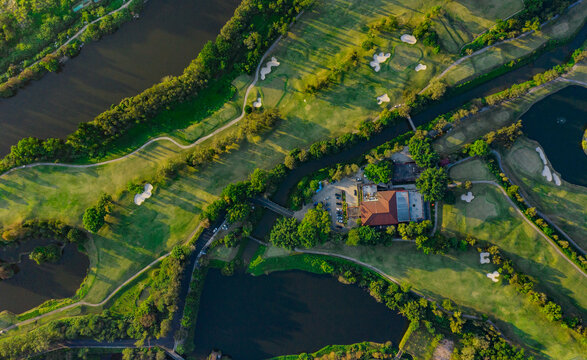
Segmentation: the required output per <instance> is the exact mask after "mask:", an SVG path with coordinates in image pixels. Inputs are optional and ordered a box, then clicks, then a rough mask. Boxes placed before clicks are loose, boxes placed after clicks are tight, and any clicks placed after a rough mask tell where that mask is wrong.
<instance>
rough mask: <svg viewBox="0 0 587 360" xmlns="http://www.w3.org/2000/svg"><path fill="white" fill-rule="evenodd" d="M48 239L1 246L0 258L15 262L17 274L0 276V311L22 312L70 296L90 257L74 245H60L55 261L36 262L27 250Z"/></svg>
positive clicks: (45, 242) (73, 292) (81, 277)
mask: <svg viewBox="0 0 587 360" xmlns="http://www.w3.org/2000/svg"><path fill="white" fill-rule="evenodd" d="M50 243H51V241H47V240H40V239H37V240H30V241H26V242H23V243H22V244H21V245H19V246H10V247H0V260H2V261H4V262H10V263H15V262H18V259H19V254H21V253H22V255H21V256H20V259H21V261H20V262H19V263H17V264H16V274H15V275H14V276H13V277H12V278H10V279H8V280H0V311H4V310H8V311H11V312H13V313H16V314H18V313H21V312H24V311H27V310H29V309H32V308H34V307H35V306H38V305H40V304H42V303H43V302H45V301H47V300H50V299H62V298H66V297H70V296H73V295H74V294H75V292H76V291H77V289H78V288H79V286H80V284H81V282H82V281H83V279H84V277H85V276H86V273H87V270H88V267H89V264H90V262H89V259H88V257H87V256H86V255H84V254H83V253H81V252H79V251H78V250H77V245H75V244H68V245H66V246H65V247H64V248H63V253H62V256H61V259H60V260H59V261H58V262H56V263H53V264H52V263H44V264H41V265H37V264H36V263H35V262H34V261H32V260H30V259H29V258H28V253H29V252H31V251H32V250H33V249H34V248H35V247H37V246H45V245H48V244H50Z"/></svg>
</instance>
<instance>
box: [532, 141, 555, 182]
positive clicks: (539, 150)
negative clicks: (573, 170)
mask: <svg viewBox="0 0 587 360" xmlns="http://www.w3.org/2000/svg"><path fill="white" fill-rule="evenodd" d="M536 152H537V153H538V155H540V159H542V163H543V164H544V169H542V176H544V177H545V178H546V180H547V181H552V180H553V179H554V183H555V185H556V186H561V178H560V177H559V176H558V175H557V174H555V173H554V172H553V171H552V170H550V168H549V167H548V164H547V163H548V162H547V161H546V155H544V151H543V150H542V148H541V147H537V148H536Z"/></svg>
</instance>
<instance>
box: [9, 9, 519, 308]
mask: <svg viewBox="0 0 587 360" xmlns="http://www.w3.org/2000/svg"><path fill="white" fill-rule="evenodd" d="M469 3H471V4H473V3H474V4H477V5H476V6H460V5H454V6H456V8H457V9H459V10H452V11H455V12H456V11H461V12H462V13H459V16H460V18H465V17H467V18H472V19H476V21H472V22H469V21H468V22H466V23H463V24H461V25H459V26H461V27H462V26H465V28H467V26H471V28H467V29H468V30H467V31H468V32H471V33H476V32H477V31H479V29H480V27H479V24H487V26H489V25H490V24H491V23H492V22H493V21H494V20H495V18H485V14H484V11H483V6H479V3H481V2H474V1H473V2H471V1H469ZM506 3H507V4H509V3H508V2H505V1H504V2H500V4H506ZM436 4H440V2H430V3H428V2H426V3H422V2H421V1H410V2H408V3H402V4H401V5H400V4H398V3H393V2H392V3H390V2H385V1H382V0H379V1H374V2H364V1H358V0H354V1H342V0H323V1H319V2H318V4H317V6H316V7H314V8H313V9H312V10H311V11H309V12H308V13H307V14H305V15H304V16H302V17H301V18H300V19H299V21H298V22H297V23H296V24H295V25H294V26H293V27H292V29H291V31H290V33H289V34H288V37H287V38H286V40H285V41H283V42H282V43H280V45H279V46H278V47H277V49H276V50H275V52H274V53H273V54H272V55H274V56H276V57H277V59H278V60H279V61H280V62H281V65H280V66H279V67H277V68H274V71H273V72H272V73H271V74H269V75H268V76H267V79H266V80H263V81H261V82H260V83H259V86H258V89H259V91H260V93H262V94H263V96H262V97H263V101H264V102H265V106H266V107H272V106H274V105H275V104H277V103H278V102H279V104H280V105H279V109H280V111H281V113H282V114H283V116H284V118H285V119H284V121H282V122H281V123H280V124H279V125H278V127H277V128H276V130H275V131H273V132H272V133H271V134H269V135H267V136H265V137H262V138H257V139H253V140H254V142H253V143H248V144H245V145H242V146H241V147H240V148H239V149H238V151H234V152H233V153H232V154H229V155H226V156H223V157H222V158H220V159H218V161H216V162H215V163H214V164H212V165H210V166H208V167H206V168H205V169H203V170H201V171H194V170H185V171H184V172H182V173H181V174H180V176H179V178H178V179H177V180H175V181H172V182H170V183H169V184H167V185H166V186H160V187H157V188H155V189H154V194H153V197H151V198H150V199H148V200H147V201H146V202H145V203H144V204H143V205H141V206H140V207H138V206H136V205H134V204H133V202H132V197H131V196H129V195H128V194H126V195H122V196H121V195H120V193H121V191H122V190H123V189H124V188H125V187H126V183H127V182H128V181H130V180H144V179H146V178H148V177H149V176H150V175H151V174H152V173H153V172H154V171H155V169H156V168H157V167H158V166H160V165H161V164H163V163H164V162H165V161H166V160H168V159H170V158H174V157H179V156H181V155H182V152H180V151H178V150H177V148H176V147H175V146H174V145H172V144H171V143H169V142H158V143H155V144H152V145H150V146H149V147H147V148H146V149H144V150H143V151H141V152H139V153H137V154H136V155H133V156H131V157H130V158H128V159H125V160H122V161H119V162H115V163H111V164H107V165H103V166H100V167H93V168H83V169H79V168H78V169H71V168H61V167H36V168H29V169H22V170H18V171H16V172H13V173H11V174H10V175H7V176H5V177H4V178H2V180H1V181H0V199H1V200H2V206H0V226H8V225H10V224H12V223H14V222H17V221H20V220H24V219H29V218H59V219H62V220H64V221H66V222H67V223H71V224H78V225H79V224H80V223H81V216H82V213H83V211H84V209H85V208H87V207H88V206H90V205H93V204H94V203H95V201H96V200H97V198H98V197H99V195H100V193H102V192H106V193H109V194H112V195H113V196H114V198H115V202H116V206H115V211H114V213H113V214H112V215H111V216H109V217H108V218H107V219H106V220H107V225H106V226H105V227H104V228H103V229H102V230H101V231H100V232H99V233H98V235H97V236H95V244H96V252H95V253H94V254H92V256H91V269H90V278H91V279H92V282H91V287H90V289H89V291H88V293H87V296H86V297H85V299H84V300H85V301H89V302H99V301H101V300H102V299H104V298H105V297H106V296H107V295H108V294H109V293H110V292H111V291H112V290H113V289H114V288H116V287H117V286H118V285H119V284H120V283H122V282H123V281H124V280H126V279H127V278H128V277H129V276H130V275H132V274H134V273H135V272H136V271H138V270H139V269H141V268H143V267H144V266H145V265H146V264H148V263H150V262H151V261H152V260H153V259H155V258H156V257H157V256H159V255H161V254H163V253H165V252H166V251H168V250H169V249H170V248H171V247H172V246H173V245H175V244H177V243H179V242H182V241H184V240H186V239H187V237H188V236H189V234H190V233H191V231H192V230H193V229H194V228H195V227H196V226H197V225H198V224H197V220H196V219H197V215H198V214H199V213H200V212H201V209H202V208H203V207H205V206H206V205H207V204H208V203H209V202H210V201H212V200H213V199H215V197H216V196H218V194H219V193H220V192H221V190H222V188H224V187H225V186H226V185H227V184H228V183H229V182H233V181H237V180H241V179H244V178H246V177H247V176H248V174H250V173H251V172H252V171H253V169H255V168H257V167H259V168H265V169H268V168H271V167H273V166H274V165H275V164H277V163H278V162H281V161H282V160H283V157H284V156H285V154H286V153H287V152H288V151H289V150H290V149H292V148H295V147H303V146H307V145H308V144H310V143H312V142H314V141H316V140H319V139H323V138H327V137H332V136H337V135H340V134H342V133H345V132H348V131H350V130H351V129H354V128H356V126H357V124H358V123H359V121H361V120H363V119H366V118H368V117H369V116H372V115H374V114H376V113H377V112H378V111H379V110H380V109H381V107H380V106H379V105H377V103H376V101H375V96H378V95H381V94H382V93H385V92H387V93H388V94H389V96H390V98H392V102H394V101H397V99H399V96H400V94H401V93H402V92H403V90H409V89H415V90H417V89H420V88H422V87H423V86H425V85H426V84H427V82H428V81H429V80H430V79H431V78H432V77H433V76H434V75H435V74H437V73H439V72H440V71H442V69H443V68H444V67H446V66H447V64H448V63H450V62H452V61H453V60H454V59H455V58H456V55H449V54H443V53H441V54H436V55H435V54H432V52H431V51H430V49H428V48H425V47H424V46H423V45H422V44H420V43H418V44H416V45H414V46H408V45H405V44H403V43H400V42H399V41H398V39H399V36H400V35H401V34H402V33H404V32H405V31H406V30H405V29H402V30H398V31H395V32H393V33H390V34H383V35H381V36H378V37H376V38H375V39H374V42H375V44H376V48H377V49H378V51H379V50H381V51H386V52H392V57H391V59H389V60H388V61H387V62H386V63H385V64H383V66H382V69H381V71H380V72H379V73H375V72H374V71H373V70H372V69H371V67H369V61H370V60H371V59H372V53H373V51H370V52H368V53H364V54H362V56H361V57H360V58H359V63H358V65H357V67H356V68H354V69H353V70H351V71H350V72H349V73H348V74H345V75H343V76H342V79H341V83H340V84H333V85H332V86H331V87H330V88H329V89H328V90H325V91H322V92H319V93H318V94H316V95H308V94H306V93H304V92H301V89H303V88H304V86H305V83H306V82H307V81H310V80H311V76H313V75H314V74H315V73H316V72H317V71H319V70H320V69H322V70H324V69H327V68H329V66H331V65H333V64H334V62H335V61H336V59H337V58H340V57H341V56H343V55H345V54H347V53H348V52H349V51H351V50H352V49H356V48H357V47H359V48H360V45H361V43H362V41H363V40H365V39H366V38H367V32H368V29H367V26H366V25H368V24H370V23H371V22H373V21H375V20H377V19H379V18H381V17H382V16H387V15H390V14H394V15H395V16H396V17H398V18H401V19H404V20H405V21H406V22H407V23H409V24H414V23H416V22H418V21H420V20H421V19H422V18H423V14H424V13H425V12H426V11H427V9H428V8H429V7H431V6H433V5H436ZM469 5H470V4H469ZM492 6H495V4H494V5H492ZM497 8H499V6H498V7H497ZM506 8H507V11H505V10H504V11H503V12H499V11H498V12H493V13H490V15H491V14H494V15H492V16H496V17H505V16H507V15H509V11H510V10H511V5H508V6H507V7H506ZM481 18H484V19H485V20H484V21H481ZM460 31H462V29H461V30H460ZM418 62H421V63H424V64H426V65H427V66H428V69H427V70H426V71H421V72H415V71H414V70H413V67H414V66H415V64H416V63H418ZM286 81H287V84H286ZM245 83H246V79H244V78H239V79H238V81H236V82H235V84H234V85H235V87H236V88H237V89H238V90H239V91H238V94H237V95H236V96H237V97H236V98H235V100H233V101H234V102H233V104H232V105H231V104H228V105H225V106H223V107H219V108H218V110H217V111H216V112H215V113H214V114H212V116H211V117H208V118H205V119H200V118H198V116H197V115H194V118H193V121H197V123H196V124H193V125H191V126H190V127H187V128H186V129H185V130H183V131H179V130H178V131H176V132H173V133H172V135H174V136H176V137H177V138H179V140H180V141H192V140H193V139H195V138H197V137H200V136H201V135H203V134H205V133H207V132H209V131H211V130H212V129H215V128H218V127H219V126H221V125H222V124H224V123H226V122H227V121H229V118H230V117H231V115H232V113H233V112H234V107H235V106H236V105H238V106H239V107H240V105H239V104H238V101H240V100H238V99H242V96H243V95H242V90H243V89H244V87H245V86H244V85H246V84H245ZM304 100H305V101H304ZM195 104H197V101H196V102H195ZM190 106H192V108H190ZM194 106H195V105H190V104H187V105H185V106H184V107H179V108H178V109H176V110H171V111H170V112H168V113H164V114H163V115H161V116H170V117H176V118H177V119H179V118H181V117H183V116H187V114H192V113H194V114H198V113H197V112H196V111H194V110H193V108H194ZM204 116H205V115H204ZM178 121H179V120H178ZM190 121H192V120H190ZM211 141H213V140H208V141H207V143H209V142H211ZM205 143H206V142H205ZM122 151H124V150H121V152H122Z"/></svg>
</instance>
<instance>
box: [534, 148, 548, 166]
mask: <svg viewBox="0 0 587 360" xmlns="http://www.w3.org/2000/svg"><path fill="white" fill-rule="evenodd" d="M536 152H537V153H538V155H540V158H541V159H542V163H543V164H544V165H546V155H544V151H543V150H542V148H541V147H537V148H536Z"/></svg>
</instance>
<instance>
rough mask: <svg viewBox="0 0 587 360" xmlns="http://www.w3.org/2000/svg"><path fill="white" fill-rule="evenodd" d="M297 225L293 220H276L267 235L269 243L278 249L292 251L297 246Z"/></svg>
mask: <svg viewBox="0 0 587 360" xmlns="http://www.w3.org/2000/svg"><path fill="white" fill-rule="evenodd" d="M297 230H298V223H297V221H296V219H295V218H280V219H277V221H276V222H275V225H274V226H273V228H272V229H271V233H270V234H269V241H270V242H271V243H272V244H273V245H275V246H279V247H283V248H286V249H289V250H293V249H294V248H295V247H296V246H298V245H299V238H298V231H297Z"/></svg>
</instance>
